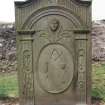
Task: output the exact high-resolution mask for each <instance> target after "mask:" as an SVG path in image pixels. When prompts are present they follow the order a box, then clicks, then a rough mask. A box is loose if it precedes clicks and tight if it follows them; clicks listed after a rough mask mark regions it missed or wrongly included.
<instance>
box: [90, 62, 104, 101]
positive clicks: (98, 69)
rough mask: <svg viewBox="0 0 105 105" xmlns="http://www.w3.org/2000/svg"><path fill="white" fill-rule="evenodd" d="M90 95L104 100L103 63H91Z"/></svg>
mask: <svg viewBox="0 0 105 105" xmlns="http://www.w3.org/2000/svg"><path fill="white" fill-rule="evenodd" d="M92 96H93V97H96V98H100V99H102V100H104V101H105V64H99V63H98V64H94V65H93V70H92Z"/></svg>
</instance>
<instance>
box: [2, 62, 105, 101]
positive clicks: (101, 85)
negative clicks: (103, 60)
mask: <svg viewBox="0 0 105 105" xmlns="http://www.w3.org/2000/svg"><path fill="white" fill-rule="evenodd" d="M92 96H93V97H95V98H99V99H102V100H104V101H105V64H100V63H97V64H93V70H92ZM1 97H18V83H17V75H16V74H2V75H0V98H1Z"/></svg>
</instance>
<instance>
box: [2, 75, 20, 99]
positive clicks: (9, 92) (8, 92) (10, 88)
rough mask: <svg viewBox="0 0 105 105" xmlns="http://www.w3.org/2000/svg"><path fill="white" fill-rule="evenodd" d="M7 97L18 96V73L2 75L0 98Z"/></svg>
mask: <svg viewBox="0 0 105 105" xmlns="http://www.w3.org/2000/svg"><path fill="white" fill-rule="evenodd" d="M5 97H18V83H17V75H16V73H15V74H14V73H13V74H2V75H0V98H5Z"/></svg>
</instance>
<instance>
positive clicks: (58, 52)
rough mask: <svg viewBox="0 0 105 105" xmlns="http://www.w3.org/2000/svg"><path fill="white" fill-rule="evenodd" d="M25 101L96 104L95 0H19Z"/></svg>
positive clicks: (19, 55)
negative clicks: (93, 84) (93, 86)
mask: <svg viewBox="0 0 105 105" xmlns="http://www.w3.org/2000/svg"><path fill="white" fill-rule="evenodd" d="M15 10H16V11H15V13H16V31H17V60H18V77H19V93H20V105H90V104H91V101H90V100H91V97H90V93H91V36H90V31H91V0H27V1H24V2H15Z"/></svg>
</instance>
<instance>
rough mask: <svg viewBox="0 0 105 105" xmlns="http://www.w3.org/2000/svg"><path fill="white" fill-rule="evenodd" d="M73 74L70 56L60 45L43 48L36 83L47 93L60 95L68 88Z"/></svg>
mask: <svg viewBox="0 0 105 105" xmlns="http://www.w3.org/2000/svg"><path fill="white" fill-rule="evenodd" d="M73 72H74V64H73V58H72V54H71V53H70V52H69V51H68V50H67V49H66V48H65V47H63V46H62V45H59V44H53V45H48V46H47V47H45V48H44V49H43V50H42V51H41V53H40V56H39V60H38V80H39V81H38V82H39V83H40V85H41V87H42V88H43V89H44V90H45V91H47V92H49V93H60V92H63V91H65V90H66V89H68V88H69V86H70V84H71V82H72V79H73Z"/></svg>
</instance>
